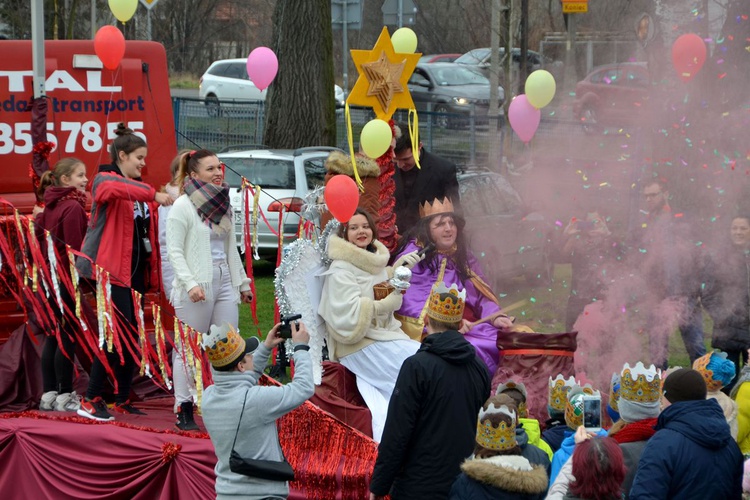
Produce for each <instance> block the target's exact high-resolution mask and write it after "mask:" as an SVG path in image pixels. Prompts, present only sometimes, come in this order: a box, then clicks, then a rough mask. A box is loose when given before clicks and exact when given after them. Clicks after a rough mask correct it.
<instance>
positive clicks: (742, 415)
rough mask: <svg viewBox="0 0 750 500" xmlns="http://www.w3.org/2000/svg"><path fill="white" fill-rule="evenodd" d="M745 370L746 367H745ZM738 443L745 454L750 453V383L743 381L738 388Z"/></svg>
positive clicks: (736, 397)
mask: <svg viewBox="0 0 750 500" xmlns="http://www.w3.org/2000/svg"><path fill="white" fill-rule="evenodd" d="M743 370H744V368H743ZM735 401H736V402H737V444H739V445H740V450H741V451H742V453H743V454H749V453H750V383H747V382H746V383H743V384H742V385H740V387H739V389H737V395H736V396H735Z"/></svg>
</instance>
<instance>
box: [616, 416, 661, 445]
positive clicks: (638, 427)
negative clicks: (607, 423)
mask: <svg viewBox="0 0 750 500" xmlns="http://www.w3.org/2000/svg"><path fill="white" fill-rule="evenodd" d="M655 425H656V419H655V418H647V419H646V420H640V421H638V422H632V423H629V424H627V425H625V426H624V427H623V428H622V429H620V430H619V431H617V432H616V433H614V434H611V435H610V437H611V438H612V439H614V440H615V441H617V443H618V444H623V443H635V442H636V441H647V440H648V439H649V438H651V436H653V435H654V434H655V433H656V430H655V429H654V426H655Z"/></svg>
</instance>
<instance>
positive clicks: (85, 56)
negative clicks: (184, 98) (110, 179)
mask: <svg viewBox="0 0 750 500" xmlns="http://www.w3.org/2000/svg"><path fill="white" fill-rule="evenodd" d="M44 50H45V68H46V74H45V76H46V82H45V87H46V95H47V97H48V99H49V100H48V114H47V140H48V141H50V142H52V143H53V144H55V147H54V148H53V149H52V151H51V153H50V156H49V164H50V166H52V165H54V164H55V162H57V160H59V159H60V158H64V157H66V156H73V157H76V158H78V159H80V160H82V161H83V162H84V163H85V164H86V166H87V174H88V177H89V179H92V178H93V177H94V175H95V174H96V172H97V169H98V167H99V165H100V164H104V163H109V162H110V160H109V151H108V147H109V144H110V143H111V142H112V140H113V139H114V137H115V136H114V131H115V128H116V127H117V124H118V123H119V122H124V123H125V124H126V125H127V126H128V127H130V128H131V129H133V130H135V131H136V132H138V133H141V134H143V136H144V138H145V139H146V142H147V144H148V156H147V158H146V168H145V169H144V175H143V178H144V181H145V182H147V183H149V184H151V185H153V186H154V187H156V188H157V189H158V188H159V187H160V186H162V185H164V184H165V183H166V182H168V181H169V163H170V161H171V160H172V158H174V156H175V155H176V154H177V143H176V140H175V127H174V117H173V113H172V100H171V96H170V91H169V79H168V75H167V57H166V52H165V50H164V47H163V46H162V45H161V44H159V43H155V42H145V41H129V42H126V48H125V56H124V57H123V59H122V62H121V63H120V66H119V67H118V68H117V69H116V70H115V71H110V70H108V69H106V68H103V66H102V64H101V61H100V60H99V58H98V57H97V56H96V55H95V52H94V42H93V41H92V40H59V41H58V40H54V41H52V40H50V41H46V42H45V47H44ZM0 53H2V54H3V57H2V58H0V110H2V111H1V112H0V165H2V167H1V168H0V198H4V199H5V200H7V201H9V202H10V203H12V204H13V205H14V206H15V207H16V208H17V209H18V210H19V211H20V212H21V213H23V214H29V213H31V210H32V208H33V206H34V204H35V201H36V198H35V196H34V193H33V190H32V181H31V177H30V169H29V167H30V165H31V160H32V149H33V145H32V138H31V115H32V113H31V108H32V100H33V97H34V92H33V87H32V76H33V72H32V49H31V41H28V40H1V41H0ZM0 215H3V216H6V217H4V218H6V219H7V216H8V215H11V213H9V212H8V211H7V209H6V210H5V212H2V211H0ZM11 219H12V218H11ZM8 222H10V223H12V221H8ZM0 227H2V228H3V230H5V228H7V226H6V225H5V224H3V225H2V226H0ZM24 319H25V318H24V314H23V311H22V310H21V308H20V307H19V304H18V303H17V302H16V301H14V300H12V297H11V295H10V294H9V293H8V290H7V288H6V287H5V285H4V284H2V283H0V343H2V342H3V341H4V340H5V338H6V336H7V335H8V334H9V333H10V332H11V331H13V330H14V329H15V328H17V327H18V326H19V325H20V324H21V323H23V321H24Z"/></svg>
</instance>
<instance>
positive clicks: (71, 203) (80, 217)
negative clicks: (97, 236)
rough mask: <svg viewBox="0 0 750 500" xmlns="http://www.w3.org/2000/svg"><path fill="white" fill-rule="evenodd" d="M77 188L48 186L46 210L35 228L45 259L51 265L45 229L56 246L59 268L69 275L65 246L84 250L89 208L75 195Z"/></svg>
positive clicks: (39, 217) (41, 214)
mask: <svg viewBox="0 0 750 500" xmlns="http://www.w3.org/2000/svg"><path fill="white" fill-rule="evenodd" d="M75 190H76V188H74V187H57V186H53V187H49V188H47V189H46V190H45V191H44V206H45V208H44V211H43V212H42V213H40V214H39V215H38V216H37V217H36V220H35V221H34V222H35V225H34V231H35V233H36V237H37V239H38V240H39V243H40V244H41V249H42V253H43V255H44V260H45V261H47V264H49V258H48V250H47V235H46V234H45V231H49V232H50V234H51V236H52V241H53V243H54V245H55V248H56V249H57V258H58V267H57V269H58V271H62V272H64V273H65V274H67V275H70V261H69V260H68V251H67V249H66V247H65V245H66V244H67V245H70V248H72V249H73V250H75V251H79V250H81V244H82V243H83V237H84V236H85V235H86V226H87V225H88V217H87V216H86V208H85V207H84V206H83V205H82V204H81V202H80V201H79V200H77V199H75V198H74V195H75ZM83 196H84V197H85V195H83Z"/></svg>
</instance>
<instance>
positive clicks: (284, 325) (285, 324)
mask: <svg viewBox="0 0 750 500" xmlns="http://www.w3.org/2000/svg"><path fill="white" fill-rule="evenodd" d="M300 319H302V315H301V314H292V315H289V316H282V317H281V327H280V328H279V337H281V338H282V339H290V338H292V323H293V322H296V321H299V320H300Z"/></svg>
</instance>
